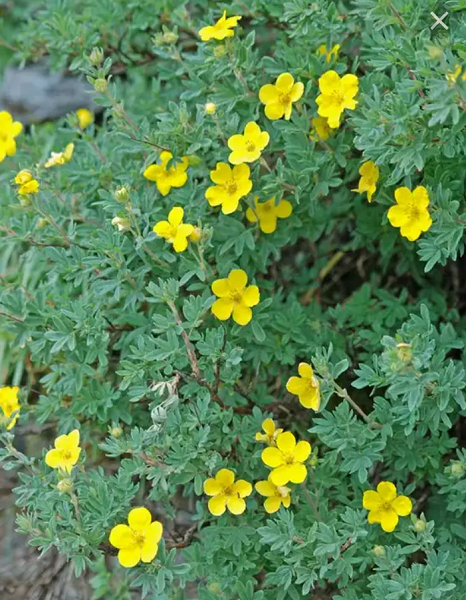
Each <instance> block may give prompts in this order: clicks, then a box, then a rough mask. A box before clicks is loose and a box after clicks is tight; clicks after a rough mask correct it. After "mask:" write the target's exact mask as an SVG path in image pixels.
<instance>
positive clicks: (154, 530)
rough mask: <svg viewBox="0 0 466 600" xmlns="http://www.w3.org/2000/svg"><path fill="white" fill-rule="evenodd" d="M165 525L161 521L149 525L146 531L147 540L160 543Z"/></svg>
mask: <svg viewBox="0 0 466 600" xmlns="http://www.w3.org/2000/svg"><path fill="white" fill-rule="evenodd" d="M162 534H163V525H162V523H161V522H160V521H154V522H153V523H151V524H150V525H149V527H148V528H147V531H146V541H150V542H153V543H155V544H158V543H159V542H160V540H161V539H162Z"/></svg>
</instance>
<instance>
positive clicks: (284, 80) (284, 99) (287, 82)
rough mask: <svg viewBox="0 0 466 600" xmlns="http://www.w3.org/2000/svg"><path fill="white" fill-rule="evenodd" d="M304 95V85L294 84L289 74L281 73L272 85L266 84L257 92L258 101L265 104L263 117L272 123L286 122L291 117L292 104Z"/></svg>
mask: <svg viewBox="0 0 466 600" xmlns="http://www.w3.org/2000/svg"><path fill="white" fill-rule="evenodd" d="M303 93H304V85H303V84H302V83H301V82H297V83H295V82H294V77H293V75H291V73H282V74H281V75H279V76H278V78H277V81H276V82H275V84H274V85H272V84H271V83H268V84H266V85H263V86H262V87H261V89H260V90H259V100H260V101H261V102H262V104H265V116H266V117H268V118H269V119H271V120H272V121H274V120H276V119H281V118H282V117H283V116H284V117H285V119H286V120H289V119H290V117H291V109H292V105H293V102H297V101H298V100H299V99H300V98H301V96H302V95H303Z"/></svg>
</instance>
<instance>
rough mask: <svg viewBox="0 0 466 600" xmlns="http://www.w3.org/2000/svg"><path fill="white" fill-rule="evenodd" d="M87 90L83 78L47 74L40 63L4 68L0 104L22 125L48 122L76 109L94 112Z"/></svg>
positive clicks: (87, 87) (47, 71) (0, 87)
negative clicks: (20, 67) (21, 67)
mask: <svg viewBox="0 0 466 600" xmlns="http://www.w3.org/2000/svg"><path fill="white" fill-rule="evenodd" d="M91 90H93V88H92V86H91V85H90V84H89V83H87V81H85V80H84V79H81V78H78V77H75V76H70V75H65V74H64V73H63V72H59V73H51V72H50V69H49V67H48V66H47V65H44V64H37V65H29V66H27V67H24V68H23V69H18V68H17V67H7V69H6V70H5V75H4V79H3V83H2V84H1V86H0V107H1V109H2V110H7V111H9V112H10V113H11V114H12V115H13V117H14V118H15V119H16V120H17V121H21V123H23V124H24V125H29V124H31V123H40V122H42V121H52V120H54V119H58V118H60V117H63V116H65V115H66V114H67V113H69V112H74V111H76V110H77V109H78V108H88V109H90V110H93V111H94V112H95V111H96V109H97V105H96V104H94V102H93V100H92V95H91V94H89V91H91Z"/></svg>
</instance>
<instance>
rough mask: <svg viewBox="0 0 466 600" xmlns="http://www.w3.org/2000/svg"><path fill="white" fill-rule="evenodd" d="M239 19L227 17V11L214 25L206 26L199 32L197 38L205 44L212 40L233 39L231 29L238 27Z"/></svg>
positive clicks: (233, 33)
mask: <svg viewBox="0 0 466 600" xmlns="http://www.w3.org/2000/svg"><path fill="white" fill-rule="evenodd" d="M240 19H241V17H237V16H236V17H228V18H227V11H226V10H224V11H223V15H222V16H221V17H220V19H219V20H218V21H217V22H216V23H215V24H214V25H208V26H207V27H203V28H202V29H201V30H199V36H200V38H201V40H202V41H203V42H207V41H209V40H211V39H212V38H214V39H216V40H224V39H225V38H227V37H233V36H234V35H235V32H234V31H233V27H236V26H237V25H238V21H239V20H240Z"/></svg>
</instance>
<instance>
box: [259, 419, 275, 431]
mask: <svg viewBox="0 0 466 600" xmlns="http://www.w3.org/2000/svg"><path fill="white" fill-rule="evenodd" d="M262 429H263V430H264V431H265V433H267V434H268V435H273V434H274V433H275V422H274V420H273V419H265V421H263V422H262Z"/></svg>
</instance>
